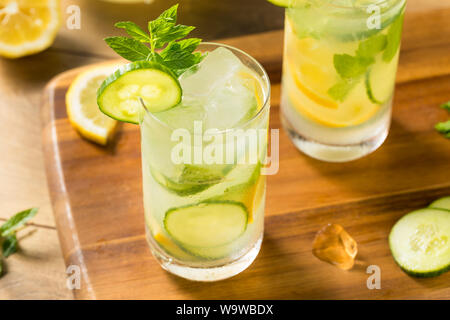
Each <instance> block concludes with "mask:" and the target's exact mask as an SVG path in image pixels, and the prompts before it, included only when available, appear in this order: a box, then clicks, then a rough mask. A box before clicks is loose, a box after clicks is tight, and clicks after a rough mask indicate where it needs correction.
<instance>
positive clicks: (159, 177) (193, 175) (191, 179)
mask: <svg viewBox="0 0 450 320" xmlns="http://www.w3.org/2000/svg"><path fill="white" fill-rule="evenodd" d="M232 168H233V165H207V166H201V165H191V164H186V165H184V166H183V169H182V171H181V173H180V175H179V177H178V179H170V178H168V177H166V176H165V175H164V174H162V173H160V172H159V171H157V170H151V173H152V176H153V178H154V179H155V180H156V182H158V183H159V184H160V185H161V186H163V187H164V188H166V189H167V190H169V191H170V192H173V193H175V194H176V195H178V196H181V197H185V196H191V195H194V194H197V193H199V192H201V191H203V190H206V189H208V188H209V187H211V186H213V185H215V184H217V183H219V182H221V181H222V180H223V179H224V178H225V176H226V175H227V173H228V172H229V171H230V170H231V169H232Z"/></svg>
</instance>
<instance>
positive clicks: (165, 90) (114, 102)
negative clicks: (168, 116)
mask: <svg viewBox="0 0 450 320" xmlns="http://www.w3.org/2000/svg"><path fill="white" fill-rule="evenodd" d="M181 96H182V90H181V86H180V83H179V82H178V80H177V78H176V76H175V75H174V74H173V73H172V71H170V70H169V69H168V68H166V67H164V66H162V65H161V64H159V63H155V62H151V61H136V62H132V63H128V64H126V65H124V66H121V67H120V68H119V69H117V71H116V72H114V73H113V74H112V75H110V76H109V77H108V78H106V80H105V81H104V82H103V83H102V85H101V86H100V89H99V90H98V92H97V104H98V106H99V108H100V110H101V111H102V112H103V113H104V114H106V115H107V116H109V117H111V118H113V119H116V120H119V121H123V122H131V123H135V124H138V123H139V118H140V112H141V110H142V108H143V106H141V101H140V99H142V102H143V103H144V104H145V107H146V108H147V110H148V111H149V112H161V111H165V110H167V109H170V108H173V107H174V106H176V105H177V104H179V103H180V101H181Z"/></svg>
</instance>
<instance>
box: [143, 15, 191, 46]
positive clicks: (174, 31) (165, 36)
mask: <svg viewBox="0 0 450 320" xmlns="http://www.w3.org/2000/svg"><path fill="white" fill-rule="evenodd" d="M154 22H155V21H151V22H150V24H149V28H150V30H151V31H150V34H151V37H152V41H153V47H154V48H155V49H160V48H162V47H163V46H164V45H165V44H166V43H168V42H171V41H174V40H178V39H182V38H184V37H186V36H187V35H188V34H189V33H190V32H191V31H192V30H194V29H195V27H190V26H185V25H182V24H179V25H174V24H171V23H169V24H166V25H165V26H161V25H156V27H153V26H152V25H153V23H154ZM153 28H155V29H153Z"/></svg>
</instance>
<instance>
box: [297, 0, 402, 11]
mask: <svg viewBox="0 0 450 320" xmlns="http://www.w3.org/2000/svg"><path fill="white" fill-rule="evenodd" d="M306 1H308V2H322V3H323V4H324V5H327V6H329V7H334V8H340V9H361V8H368V7H369V6H372V5H384V4H386V3H389V2H391V1H392V0H378V1H376V2H373V3H367V4H364V5H362V4H361V5H357V6H350V5H343V4H342V5H340V4H334V3H331V2H328V1H326V0H306ZM401 1H405V2H406V1H407V0H394V1H392V2H393V3H392V6H394V5H395V4H397V3H398V2H401ZM294 2H295V0H294ZM289 8H293V9H295V4H294V5H293V6H289V7H288V9H289Z"/></svg>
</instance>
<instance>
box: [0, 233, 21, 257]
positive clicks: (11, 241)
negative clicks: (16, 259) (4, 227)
mask: <svg viewBox="0 0 450 320" xmlns="http://www.w3.org/2000/svg"><path fill="white" fill-rule="evenodd" d="M18 247H19V243H18V242H17V237H16V235H15V234H13V235H9V236H7V237H6V238H4V239H3V243H2V254H3V257H5V258H8V257H9V256H10V255H12V254H13V253H16V252H17V248H18Z"/></svg>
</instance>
